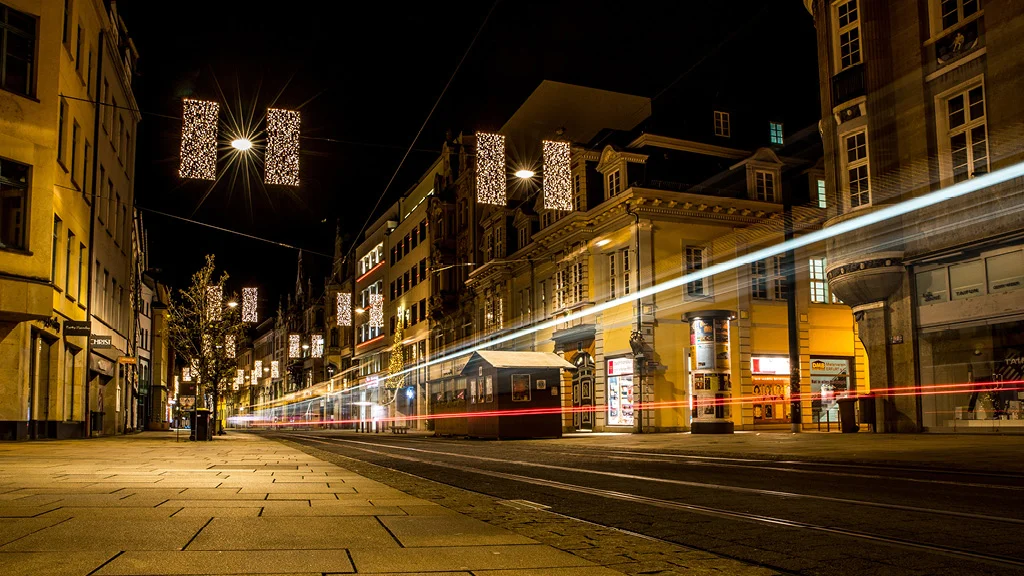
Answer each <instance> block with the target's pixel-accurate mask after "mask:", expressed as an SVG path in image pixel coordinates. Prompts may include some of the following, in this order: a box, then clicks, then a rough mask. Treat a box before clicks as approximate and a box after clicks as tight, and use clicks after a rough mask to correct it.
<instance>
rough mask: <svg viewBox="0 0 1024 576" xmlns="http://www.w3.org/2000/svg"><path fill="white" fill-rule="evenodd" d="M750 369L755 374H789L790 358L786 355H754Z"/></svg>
mask: <svg viewBox="0 0 1024 576" xmlns="http://www.w3.org/2000/svg"><path fill="white" fill-rule="evenodd" d="M750 371H751V372H752V373H754V374H785V375H789V358H786V357H784V356H754V357H752V358H751V359H750Z"/></svg>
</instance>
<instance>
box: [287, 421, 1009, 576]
mask: <svg viewBox="0 0 1024 576" xmlns="http://www.w3.org/2000/svg"><path fill="white" fill-rule="evenodd" d="M297 437H298V438H301V439H303V440H305V441H309V442H315V443H320V444H326V445H332V446H335V447H337V448H348V449H352V450H357V451H360V452H364V453H368V454H374V455H377V456H380V457H384V458H394V459H398V460H402V461H406V462H410V463H415V464H418V465H425V466H433V467H438V468H445V469H449V470H453V471H458V472H462V473H465V474H472V475H480V476H485V477H490V478H495V479H500V480H505V481H509V482H516V483H520V484H526V485H531V486H537V487H545V488H550V489H554V490H558V491H564V492H571V493H576V494H585V495H590V496H597V497H600V498H604V499H608V500H615V501H620V502H626V503H629V504H640V505H644V506H649V507H653V508H660V509H666V510H673V511H682V512H689V513H692V514H697V515H701V516H706V517H712V518H717V519H724V520H729V521H741V522H745V523H753V524H758V525H762V526H772V527H782V528H790V529H796V530H802V531H807V532H812V533H821V534H829V535H832V536H838V537H842V538H851V539H855V540H857V541H860V542H866V543H873V544H883V545H888V546H893V547H898V548H902V549H905V550H916V551H928V552H931V553H935V554H940V555H944V556H950V557H955V558H959V559H961V560H969V561H982V562H986V563H989V564H993V565H999V566H1007V567H1014V568H1018V569H1020V568H1024V561H1022V560H1018V559H1017V558H1014V557H1011V556H1005V555H1000V554H992V553H987V552H979V551H973V550H969V549H965V548H958V547H956V546H947V545H944V544H939V543H935V542H923V541H919V540H913V539H908V538H899V537H894V536H891V535H885V534H879V533H874V532H868V531H863V530H855V529H848V528H843V527H841V526H833V525H826V524H816V523H813V522H803V521H799V520H793V519H788V518H782V517H776V516H771V515H765V514H757V513H751V512H745V511H740V510H730V509H726V508H719V507H715V506H704V505H700V504H693V503H687V502H679V501H675V500H666V499H661V498H654V497H650V496H644V495H638V494H628V493H624V492H621V491H616V490H608V489H604V488H599V487H595V486H588V485H582V484H575V483H569V482H562V481H559V480H552V479H548V478H538V477H535V476H527V475H523V474H516V473H513V472H503V471H498V470H490V469H487V468H481V467H476V466H470V465H461V464H456V463H452V462H444V461H441V460H439V459H438V458H439V457H454V458H463V459H475V460H479V461H483V462H495V463H502V464H507V465H514V466H533V467H539V468H545V469H549V470H557V471H570V470H571V471H573V472H591V473H596V472H597V471H589V470H585V469H570V468H567V467H562V466H553V465H548V464H540V463H531V462H521V461H516V460H506V459H498V458H489V457H484V456H474V455H466V454H457V453H452V452H444V451H437V450H424V449H420V448H412V447H409V446H396V445H395V444H394V443H392V442H388V443H377V442H364V441H358V440H349V439H341V438H332V437H330V436H312V435H298V436H297ZM389 449H390V450H389ZM396 451H404V452H405V453H396ZM409 452H412V453H416V455H415V456H414V455H410V454H409ZM630 453H632V454H635V453H633V452H630ZM659 455H660V454H659ZM417 456H418V457H417ZM755 468H756V467H755ZM405 473H406V474H410V473H409V472H405ZM412 475H414V476H417V475H416V474H412ZM602 475H611V476H615V477H623V476H625V477H626V478H629V479H630V480H647V481H651V482H659V481H661V482H665V481H669V482H672V483H681V484H683V485H686V486H694V487H704V488H708V487H709V486H707V485H701V483H697V482H688V481H679V480H670V479H657V478H649V477H642V476H636V475H622V474H619V473H610V472H609V473H604V474H602ZM419 477H421V478H422V476H419ZM428 479H429V478H428ZM429 480H432V481H435V482H437V480H434V479H429ZM442 483H445V484H448V485H452V486H455V487H458V488H461V489H466V488H465V487H464V486H459V485H457V484H450V483H447V482H442ZM714 488H718V489H725V490H739V491H742V492H746V493H756V494H762V495H765V496H771V497H777V498H783V499H791V498H812V499H823V500H826V501H834V502H840V503H843V504H849V505H854V506H866V507H877V508H885V509H895V510H900V511H908V512H915V513H923V514H932V515H941V516H946V517H951V518H957V517H965V518H970V519H972V520H976V521H983V522H996V523H1003V524H1007V523H1008V524H1024V520H1019V519H1014V518H1002V517H998V516H988V515H983V514H970V513H959V512H954V511H948V510H939V509H930V508H922V507H916V506H901V505H891V504H885V503H879V502H871V501H859V500H851V499H843V498H830V497H821V496H815V495H804V494H798V493H790V492H782V491H774V490H761V489H751V488H743V487H736V486H716V487H714ZM492 496H493V495H492ZM584 521H588V520H584ZM597 524H599V525H602V526H604V525H605V524H601V523H597ZM610 527H611V528H615V527H614V526H610ZM666 542H671V543H672V544H674V545H682V546H687V547H692V548H695V549H700V550H704V549H702V548H700V547H699V546H698V547H695V546H693V545H692V544H691V543H688V542H675V541H668V540H666ZM704 551H707V552H711V553H716V554H717V553H718V552H715V551H712V550H704ZM736 559H738V560H741V561H744V562H748V563H749V559H744V558H736ZM765 566H766V567H770V568H772V569H773V570H785V568H784V567H782V566H768V565H765Z"/></svg>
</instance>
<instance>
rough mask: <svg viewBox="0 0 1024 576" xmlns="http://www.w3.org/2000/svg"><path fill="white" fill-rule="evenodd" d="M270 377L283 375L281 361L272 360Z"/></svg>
mask: <svg viewBox="0 0 1024 576" xmlns="http://www.w3.org/2000/svg"><path fill="white" fill-rule="evenodd" d="M270 377H271V378H280V377H281V363H280V362H278V361H277V360H271V361H270Z"/></svg>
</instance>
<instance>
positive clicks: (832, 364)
mask: <svg viewBox="0 0 1024 576" xmlns="http://www.w3.org/2000/svg"><path fill="white" fill-rule="evenodd" d="M852 389H853V388H852V387H851V385H850V360H849V359H847V358H814V357H812V358H811V418H812V420H813V421H814V423H816V424H820V423H822V422H824V423H826V424H831V423H838V422H839V404H838V402H836V399H837V398H839V397H840V396H841V395H842V394H843V393H845V392H846V391H848V390H852Z"/></svg>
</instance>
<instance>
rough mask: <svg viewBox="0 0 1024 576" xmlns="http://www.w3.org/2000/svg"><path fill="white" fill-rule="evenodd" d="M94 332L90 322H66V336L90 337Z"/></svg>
mask: <svg viewBox="0 0 1024 576" xmlns="http://www.w3.org/2000/svg"><path fill="white" fill-rule="evenodd" d="M90 330H92V323H91V322H89V321H88V320H66V321H65V322H64V335H65V336H88V335H89V334H90Z"/></svg>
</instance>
